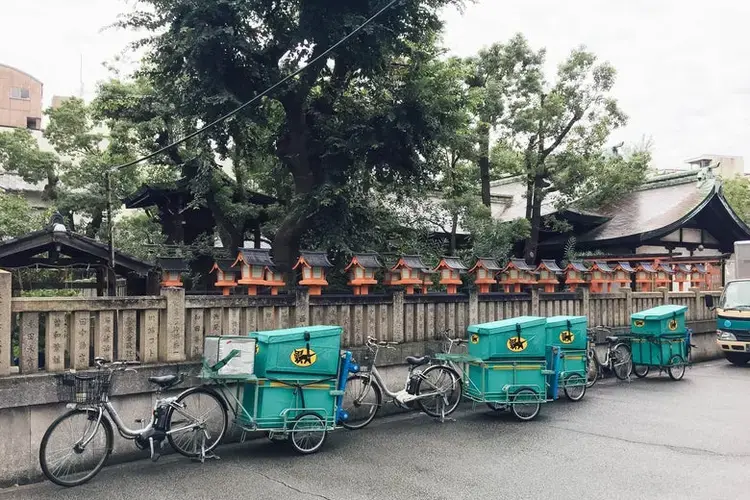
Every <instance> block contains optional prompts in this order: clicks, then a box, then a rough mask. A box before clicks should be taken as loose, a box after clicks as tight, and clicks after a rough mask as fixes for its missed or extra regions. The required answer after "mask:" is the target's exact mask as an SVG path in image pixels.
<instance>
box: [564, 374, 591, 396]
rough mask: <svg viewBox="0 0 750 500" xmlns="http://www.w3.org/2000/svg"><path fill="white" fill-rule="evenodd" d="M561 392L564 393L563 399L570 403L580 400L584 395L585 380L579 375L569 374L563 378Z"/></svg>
mask: <svg viewBox="0 0 750 500" xmlns="http://www.w3.org/2000/svg"><path fill="white" fill-rule="evenodd" d="M581 382H583V383H581ZM563 392H565V397H567V398H568V399H569V400H571V401H575V402H578V401H580V400H582V399H583V397H584V396H585V395H586V380H585V379H584V378H583V376H582V375H580V374H579V373H571V374H570V375H568V376H567V377H565V382H564V385H563Z"/></svg>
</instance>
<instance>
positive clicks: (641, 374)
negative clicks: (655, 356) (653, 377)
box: [633, 365, 651, 378]
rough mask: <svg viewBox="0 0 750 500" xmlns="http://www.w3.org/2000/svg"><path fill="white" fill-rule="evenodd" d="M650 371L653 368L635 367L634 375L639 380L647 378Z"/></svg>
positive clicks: (646, 366) (645, 366)
mask: <svg viewBox="0 0 750 500" xmlns="http://www.w3.org/2000/svg"><path fill="white" fill-rule="evenodd" d="M639 370H640V371H639ZM650 371H651V367H650V366H648V365H633V373H634V374H635V376H636V377H638V378H646V376H647V375H648V372H650Z"/></svg>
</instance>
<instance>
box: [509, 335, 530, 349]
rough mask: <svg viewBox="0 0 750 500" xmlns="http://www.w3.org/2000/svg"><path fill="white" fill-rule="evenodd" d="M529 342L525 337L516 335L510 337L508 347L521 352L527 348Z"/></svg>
mask: <svg viewBox="0 0 750 500" xmlns="http://www.w3.org/2000/svg"><path fill="white" fill-rule="evenodd" d="M528 343H529V342H528V341H527V340H526V339H525V338H523V337H517V336H516V337H511V338H509V339H508V342H507V343H506V346H507V347H508V350H509V351H513V352H521V351H523V350H524V349H526V346H527V345H528Z"/></svg>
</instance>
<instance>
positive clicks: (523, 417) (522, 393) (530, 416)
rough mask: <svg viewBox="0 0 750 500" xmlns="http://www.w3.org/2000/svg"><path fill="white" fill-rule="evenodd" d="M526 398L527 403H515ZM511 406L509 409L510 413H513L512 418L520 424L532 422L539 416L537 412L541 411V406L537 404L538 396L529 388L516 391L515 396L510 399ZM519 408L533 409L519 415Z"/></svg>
mask: <svg viewBox="0 0 750 500" xmlns="http://www.w3.org/2000/svg"><path fill="white" fill-rule="evenodd" d="M524 397H525V398H528V401H529V402H527V403H519V402H517V401H518V400H519V399H522V398H524ZM512 402H513V404H512V405H511V407H510V410H511V412H513V416H514V417H516V418H517V419H518V420H520V421H521V422H528V421H530V420H534V419H535V418H536V416H537V415H539V411H540V410H541V409H542V405H541V403H540V402H539V396H538V395H537V393H536V392H535V391H534V390H532V389H529V388H523V389H520V390H518V391H516V393H515V394H513V398H512ZM519 406H530V407H532V408H533V410H532V411H531V412H529V413H521V411H520V410H519V409H518V407H519Z"/></svg>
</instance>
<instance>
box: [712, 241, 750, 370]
mask: <svg viewBox="0 0 750 500" xmlns="http://www.w3.org/2000/svg"><path fill="white" fill-rule="evenodd" d="M728 270H729V272H730V273H731V275H730V276H728V278H729V280H728V281H727V283H726V285H725V286H724V292H723V293H722V294H721V297H720V298H719V301H718V302H717V303H716V304H714V298H713V297H712V296H710V295H707V296H706V305H707V306H708V307H710V308H715V309H716V343H717V345H718V346H719V349H720V350H721V352H722V353H723V354H724V357H726V358H727V360H728V361H729V362H730V363H733V364H735V365H744V364H747V363H748V362H749V361H750V241H737V242H735V243H734V258H733V259H732V262H731V266H729V269H728Z"/></svg>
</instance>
